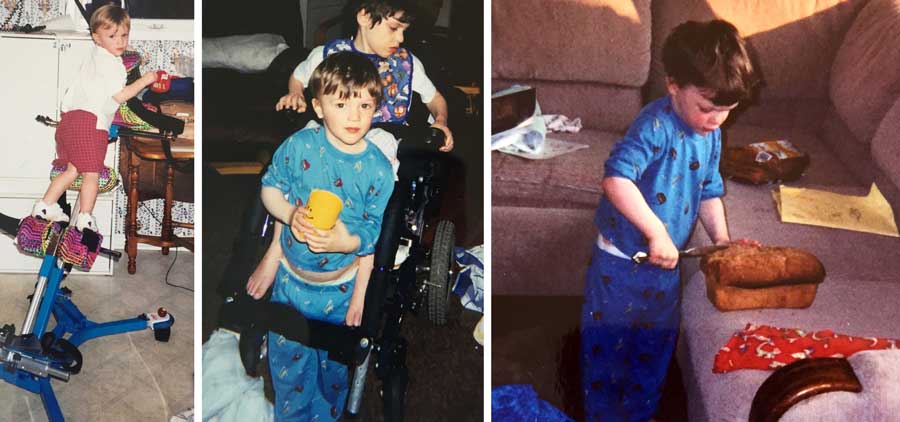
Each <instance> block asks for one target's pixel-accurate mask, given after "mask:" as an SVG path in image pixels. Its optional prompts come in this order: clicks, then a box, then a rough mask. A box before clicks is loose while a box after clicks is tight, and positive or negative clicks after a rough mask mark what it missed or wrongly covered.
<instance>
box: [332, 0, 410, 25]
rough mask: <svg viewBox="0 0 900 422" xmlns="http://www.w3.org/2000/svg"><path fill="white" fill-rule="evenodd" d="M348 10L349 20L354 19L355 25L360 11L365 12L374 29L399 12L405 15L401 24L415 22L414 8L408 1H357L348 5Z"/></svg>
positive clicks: (402, 16) (401, 17) (401, 18)
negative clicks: (382, 21)
mask: <svg viewBox="0 0 900 422" xmlns="http://www.w3.org/2000/svg"><path fill="white" fill-rule="evenodd" d="M346 10H347V11H348V12H349V13H348V15H350V16H348V18H352V19H353V21H354V23H355V22H356V15H357V14H358V13H359V11H360V10H365V11H366V14H368V15H369V17H370V18H371V19H372V27H373V28H374V27H375V25H378V23H379V22H381V20H382V19H387V18H389V17H391V16H394V15H396V14H397V12H403V15H401V16H400V19H398V20H399V21H400V22H402V23H412V21H413V14H412V11H413V6H412V5H411V4H410V3H409V2H407V1H406V0H355V1H351V2H350V3H348V4H347V9H346ZM354 33H355V31H354Z"/></svg>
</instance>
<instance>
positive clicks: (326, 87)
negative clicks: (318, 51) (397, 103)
mask: <svg viewBox="0 0 900 422" xmlns="http://www.w3.org/2000/svg"><path fill="white" fill-rule="evenodd" d="M309 90H310V92H311V93H312V96H313V97H315V98H319V99H321V98H322V96H324V95H331V94H334V93H337V95H338V97H339V98H341V99H345V98H350V97H355V96H358V95H359V91H362V90H365V91H368V93H369V95H371V96H372V98H374V99H375V104H376V105H378V104H379V103H381V78H379V77H378V72H377V71H376V70H375V65H374V64H373V63H372V61H371V60H369V59H368V58H366V57H365V56H363V55H361V54H358V53H353V52H349V51H342V52H340V53H335V54H332V55H330V56H328V57H326V58H325V60H324V61H322V63H320V64H319V65H318V66H316V70H314V71H313V73H312V76H310V78H309Z"/></svg>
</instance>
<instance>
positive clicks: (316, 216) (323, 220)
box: [300, 189, 344, 240]
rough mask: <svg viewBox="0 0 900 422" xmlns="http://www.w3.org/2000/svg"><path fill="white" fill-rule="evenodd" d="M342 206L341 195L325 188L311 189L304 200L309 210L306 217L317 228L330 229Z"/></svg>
mask: <svg viewBox="0 0 900 422" xmlns="http://www.w3.org/2000/svg"><path fill="white" fill-rule="evenodd" d="M343 207H344V201H343V200H341V197H339V196H337V195H335V194H333V193H331V192H329V191H327V190H322V189H313V190H312V193H310V194H309V200H308V201H306V209H307V210H308V211H309V214H308V215H307V217H306V219H307V220H309V221H310V222H311V223H312V225H313V226H315V227H316V228H317V229H322V230H331V228H332V227H334V224H335V223H336V222H337V219H338V215H339V214H340V213H341V209H342V208H343ZM300 240H303V239H300Z"/></svg>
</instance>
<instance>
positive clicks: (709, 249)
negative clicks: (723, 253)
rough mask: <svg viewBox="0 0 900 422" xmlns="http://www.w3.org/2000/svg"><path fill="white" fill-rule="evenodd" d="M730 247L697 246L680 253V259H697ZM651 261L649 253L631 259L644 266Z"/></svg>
mask: <svg viewBox="0 0 900 422" xmlns="http://www.w3.org/2000/svg"><path fill="white" fill-rule="evenodd" d="M727 247H728V245H708V246H696V247H693V248H688V249H685V250H683V251H679V252H678V258H679V259H680V258H697V257H701V256H704V255H709V254H711V253H713V252H715V251H720V250H722V249H725V248H727ZM648 259H650V255H648V254H647V252H638V253H636V254H634V256H632V257H631V260H632V261H634V263H635V264H643V263H645V262H647V260H648Z"/></svg>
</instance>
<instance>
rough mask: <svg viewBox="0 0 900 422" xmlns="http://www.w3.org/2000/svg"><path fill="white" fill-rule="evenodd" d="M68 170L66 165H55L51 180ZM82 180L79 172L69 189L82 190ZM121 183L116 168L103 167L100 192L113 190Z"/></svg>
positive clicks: (51, 172)
mask: <svg viewBox="0 0 900 422" xmlns="http://www.w3.org/2000/svg"><path fill="white" fill-rule="evenodd" d="M65 171H66V167H65V166H53V168H52V169H50V180H53V179H56V176H59V175H60V174H61V173H63V172H65ZM81 180H82V177H81V175H80V174H79V175H78V178H76V179H75V181H74V182H72V184H71V185H69V190H80V189H81ZM118 185H119V172H117V171H116V169H114V168H110V167H103V170H100V186H99V188H100V193H107V192H111V191H112V190H113V189H115V188H116V186H118Z"/></svg>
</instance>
